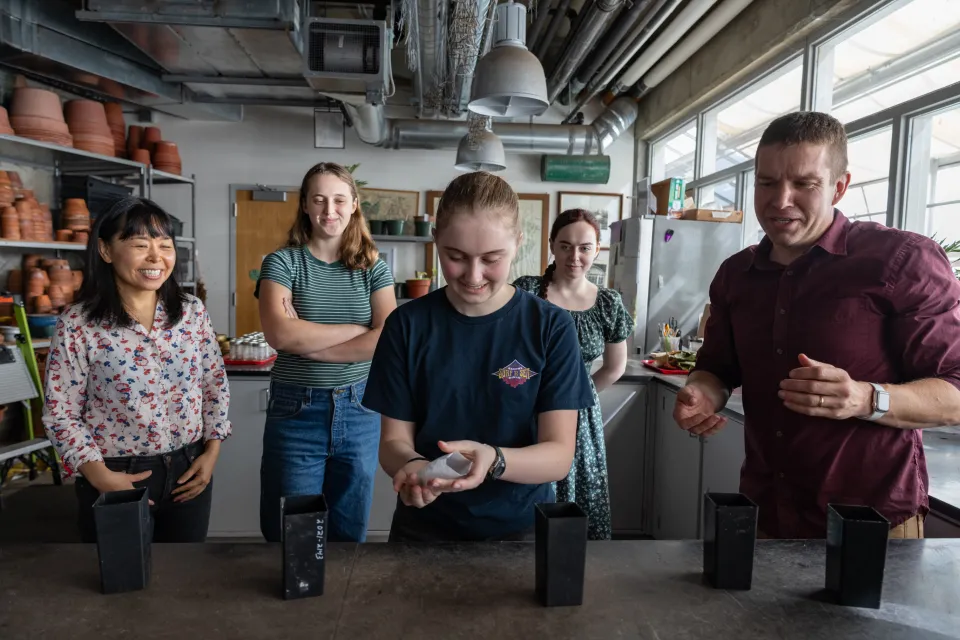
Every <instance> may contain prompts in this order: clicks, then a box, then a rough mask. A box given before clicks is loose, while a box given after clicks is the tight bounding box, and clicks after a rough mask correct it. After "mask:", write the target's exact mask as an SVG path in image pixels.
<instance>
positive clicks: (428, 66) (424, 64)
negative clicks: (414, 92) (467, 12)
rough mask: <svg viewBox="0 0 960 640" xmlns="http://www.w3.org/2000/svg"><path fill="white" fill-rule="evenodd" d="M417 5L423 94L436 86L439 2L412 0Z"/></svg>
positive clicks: (438, 45)
mask: <svg viewBox="0 0 960 640" xmlns="http://www.w3.org/2000/svg"><path fill="white" fill-rule="evenodd" d="M414 1H415V2H416V3H417V27H418V30H419V32H420V75H421V78H422V83H421V84H422V86H423V93H425V94H427V93H429V92H431V91H433V89H434V88H435V87H436V86H437V69H438V68H439V67H438V65H437V60H438V55H437V54H438V51H439V47H440V42H439V40H440V3H439V0H414Z"/></svg>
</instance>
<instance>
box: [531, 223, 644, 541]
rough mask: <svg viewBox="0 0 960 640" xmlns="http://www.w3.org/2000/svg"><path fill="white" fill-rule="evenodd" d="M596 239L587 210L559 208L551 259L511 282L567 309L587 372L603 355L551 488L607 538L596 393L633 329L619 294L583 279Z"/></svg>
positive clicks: (607, 381) (610, 378)
mask: <svg viewBox="0 0 960 640" xmlns="http://www.w3.org/2000/svg"><path fill="white" fill-rule="evenodd" d="M599 243H600V225H599V224H597V220H596V218H595V217H594V216H593V214H591V213H590V212H589V211H585V210H584V209H571V210H568V211H564V212H563V213H561V214H560V215H559V216H557V219H556V221H555V222H554V223H553V227H551V229H550V250H551V252H552V253H553V255H554V256H555V260H554V262H553V263H552V264H551V265H550V266H549V267H547V271H546V273H544V274H543V275H542V276H523V277H520V278H518V279H517V281H516V282H514V285H515V286H516V287H518V288H520V289H523V290H525V291H528V292H530V293H532V294H534V295H536V296H540V297H541V298H543V299H545V300H547V301H549V302H552V303H554V304H555V305H557V306H559V307H562V308H564V309H566V310H568V311H569V312H570V315H572V316H573V322H574V324H575V325H576V327H577V334H578V336H579V338H580V352H581V356H582V357H583V366H585V367H586V368H587V370H588V372H589V370H590V368H591V364H592V363H593V361H594V360H596V359H597V358H599V357H601V356H602V357H603V366H602V367H600V369H598V370H597V371H596V372H594V373H593V375H592V376H591V381H592V383H593V387H594V391H593V406H592V407H590V408H589V409H583V410H581V411H580V420H579V423H578V427H577V451H576V454H575V455H574V457H573V465H572V466H571V468H570V474H569V475H568V476H567V477H566V478H565V479H564V480H561V481H560V482H558V483H557V486H556V490H557V501H558V502H576V503H577V504H578V505H580V507H581V508H582V509H583V510H584V511H585V512H586V514H587V518H588V521H589V529H588V535H589V537H590V539H591V540H609V539H610V537H611V532H612V529H611V524H610V493H609V489H608V483H607V450H606V447H605V445H604V441H603V416H602V415H601V414H600V398H599V397H598V395H597V393H598V392H600V391H603V390H604V389H606V388H607V387H609V386H610V385H612V384H613V383H614V382H616V381H617V380H619V379H620V376H622V375H623V372H624V369H625V368H626V363H627V345H626V342H625V341H626V339H627V337H628V336H629V335H630V334H631V333H632V332H633V327H634V321H633V318H631V316H630V314H628V313H627V310H626V309H625V308H624V306H623V302H622V301H621V300H620V294H618V293H617V292H616V291H613V290H611V289H607V288H606V287H601V286H597V285H595V284H593V283H592V282H590V281H589V280H588V279H587V273H588V272H589V270H590V267H591V265H592V264H593V261H594V260H595V259H596V257H597V255H598V254H599V251H600V249H599Z"/></svg>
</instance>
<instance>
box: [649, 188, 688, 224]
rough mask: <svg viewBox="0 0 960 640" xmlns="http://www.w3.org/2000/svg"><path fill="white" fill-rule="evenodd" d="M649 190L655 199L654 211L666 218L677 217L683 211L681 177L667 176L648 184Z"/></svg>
mask: <svg viewBox="0 0 960 640" xmlns="http://www.w3.org/2000/svg"><path fill="white" fill-rule="evenodd" d="M650 192H651V193H652V194H653V197H654V198H656V200H657V205H656V209H654V213H655V214H656V215H658V216H667V217H668V218H679V217H680V214H681V213H682V212H683V198H684V182H683V178H667V179H666V180H661V181H660V182H655V183H654V184H652V185H650Z"/></svg>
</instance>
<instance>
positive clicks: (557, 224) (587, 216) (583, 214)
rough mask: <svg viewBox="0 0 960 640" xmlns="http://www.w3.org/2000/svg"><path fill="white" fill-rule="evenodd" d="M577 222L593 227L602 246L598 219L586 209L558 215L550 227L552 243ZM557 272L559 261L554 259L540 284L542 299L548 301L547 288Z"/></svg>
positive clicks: (567, 211) (568, 211)
mask: <svg viewBox="0 0 960 640" xmlns="http://www.w3.org/2000/svg"><path fill="white" fill-rule="evenodd" d="M575 222H586V223H587V224H589V225H590V226H591V227H593V230H594V231H596V232H597V246H599V245H600V223H599V222H597V217H596V216H595V215H593V214H592V213H590V212H589V211H587V210H586V209H567V210H566V211H564V212H563V213H561V214H560V215H558V216H557V219H556V220H554V221H553V226H552V227H550V242H551V243H553V242H554V241H555V240H556V239H557V235H558V234H559V233H560V230H561V229H563V228H564V227H566V226H568V225H571V224H573V223H575ZM556 270H557V259H556V258H554V259H553V262H551V263H550V265H549V266H548V267H547V270H546V271H544V272H543V279H542V281H541V284H540V297H541V298H543V299H544V300H546V299H547V287H549V286H550V282H551V281H552V280H553V272H554V271H556Z"/></svg>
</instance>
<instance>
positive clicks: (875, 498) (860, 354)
mask: <svg viewBox="0 0 960 640" xmlns="http://www.w3.org/2000/svg"><path fill="white" fill-rule="evenodd" d="M770 248H771V244H770V241H769V240H768V239H766V238H764V239H763V241H762V242H761V243H760V244H759V245H758V246H755V247H751V248H749V249H745V250H744V251H741V252H740V253H737V254H736V255H734V256H732V257H730V258H728V259H727V260H726V261H725V262H724V263H723V264H722V265H721V267H720V269H719V271H718V272H717V275H716V277H715V279H714V280H713V283H712V285H711V287H710V303H711V309H710V318H709V320H708V321H707V327H706V334H705V336H704V344H703V347H702V348H701V349H700V352H699V354H698V356H697V369H698V370H702V371H709V372H710V373H713V374H714V375H716V376H717V377H719V378H720V380H722V381H723V383H724V384H725V385H727V387H729V388H730V389H734V388H736V387H739V386H742V387H743V406H744V413H745V417H746V426H745V440H746V442H745V445H746V459H745V460H744V464H743V468H742V469H741V474H740V490H741V492H742V493H745V494H746V495H748V496H749V497H750V498H752V499H753V500H754V501H755V502H756V503H757V504H758V505H759V508H760V511H759V524H758V526H759V529H760V530H762V531H764V532H765V533H767V534H768V535H771V536H775V537H781V538H823V537H824V536H825V535H826V508H827V503H829V502H833V503H841V504H860V505H868V506H871V507H873V508H875V509H877V510H878V511H879V512H880V513H882V514H883V515H884V516H885V517H886V518H887V519H889V520H890V522H891V524H892V525H897V524H900V523H901V522H903V521H904V520H906V519H908V518H910V517H912V516H914V515H917V514H926V512H927V510H928V504H929V502H928V498H927V484H928V480H927V465H926V459H925V457H924V453H923V442H922V439H921V432H920V431H919V430H909V429H897V428H892V427H884V426H880V425H877V424H875V423H872V422H868V421H865V420H860V419H850V420H844V421H838V420H831V419H826V418H813V417H810V416H804V415H801V414H798V413H794V412H793V411H790V410H789V409H787V408H785V407H784V406H783V402H782V400H780V398H779V397H778V396H777V393H778V391H779V389H780V382H781V380H783V379H784V378H787V377H789V373H790V370H791V369H794V368H797V367H799V366H800V363H799V361H798V356H799V354H801V353H803V354H806V355H807V356H809V357H811V358H813V359H814V360H819V361H820V362H825V363H828V364H831V365H834V366H836V367H840V368H842V369H845V370H846V371H847V373H849V374H850V376H851V377H852V378H853V379H854V380H858V381H863V382H878V383H881V384H882V383H894V384H896V383H904V382H909V381H913V380H919V379H923V378H940V379H942V380H946V381H947V382H949V383H951V384H953V385H954V386H957V387H958V388H960V303H958V300H960V284H958V282H957V280H956V278H955V277H954V274H953V271H952V270H951V267H950V263H949V261H948V260H947V257H946V255H945V254H944V253H943V251H942V250H941V249H940V247H939V246H938V245H937V244H936V243H935V242H933V241H932V240H930V239H928V238H926V237H923V236H920V235H917V234H913V233H908V232H905V231H898V230H895V229H889V228H886V227H883V226H880V225H877V224H874V223H870V222H857V223H851V222H850V221H849V220H848V219H847V218H846V217H844V216H843V214H841V213H840V212H839V211H836V212H835V216H834V222H833V224H832V225H831V226H830V228H829V229H828V230H827V232H826V233H825V234H824V235H823V237H822V238H820V241H819V242H818V243H817V244H816V246H814V247H813V248H812V249H811V250H810V251H808V252H807V253H806V254H805V255H804V256H803V257H801V258H799V259H797V260H796V261H794V262H793V263H792V264H790V265H789V266H786V267H785V266H783V265H778V264H776V263H774V262H772V261H771V260H770V257H769V256H770Z"/></svg>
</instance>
